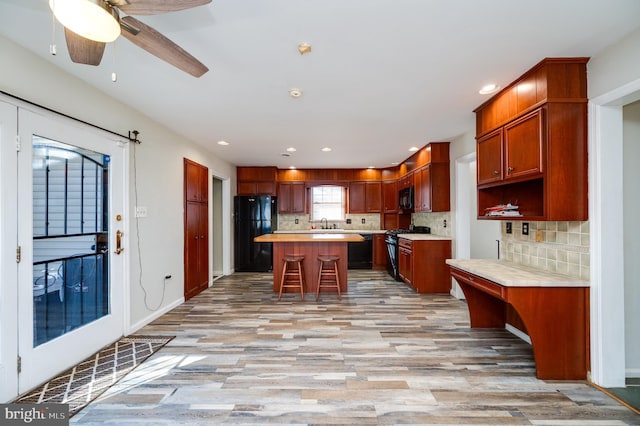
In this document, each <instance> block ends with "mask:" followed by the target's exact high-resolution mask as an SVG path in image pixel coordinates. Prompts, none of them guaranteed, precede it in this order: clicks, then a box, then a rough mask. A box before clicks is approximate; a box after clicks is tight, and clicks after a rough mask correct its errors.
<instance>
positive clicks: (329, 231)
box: [273, 229, 387, 234]
mask: <svg viewBox="0 0 640 426" xmlns="http://www.w3.org/2000/svg"><path fill="white" fill-rule="evenodd" d="M385 232H387V231H386V230H384V229H283V230H276V231H273V233H274V234H384V233H385Z"/></svg>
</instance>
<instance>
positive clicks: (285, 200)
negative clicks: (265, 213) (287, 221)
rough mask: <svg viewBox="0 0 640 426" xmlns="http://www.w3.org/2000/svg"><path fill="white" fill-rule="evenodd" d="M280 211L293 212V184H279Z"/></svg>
mask: <svg viewBox="0 0 640 426" xmlns="http://www.w3.org/2000/svg"><path fill="white" fill-rule="evenodd" d="M277 194H278V213H285V214H286V213H291V184H290V183H279V184H278V193H277Z"/></svg>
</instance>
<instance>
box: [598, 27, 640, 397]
mask: <svg viewBox="0 0 640 426" xmlns="http://www.w3.org/2000/svg"><path fill="white" fill-rule="evenodd" d="M638 46H640V30H637V31H635V32H633V33H632V34H630V35H629V36H627V37H626V38H624V39H623V40H621V41H620V42H619V43H617V44H616V45H613V46H611V47H609V48H606V49H604V50H603V51H602V52H599V53H598V54H596V55H594V56H593V57H592V58H591V60H590V61H589V63H588V64H587V71H588V75H589V78H588V81H587V84H588V93H589V98H590V105H589V223H590V227H591V232H590V235H591V243H590V247H591V266H590V268H591V380H592V381H593V382H594V383H596V384H598V385H600V386H604V387H619V386H624V384H625V351H624V350H623V349H622V348H624V346H625V336H624V334H625V333H624V329H625V328H626V324H624V322H625V319H624V313H623V312H622V311H623V309H621V307H623V306H624V303H625V302H624V292H625V291H624V256H623V252H624V246H623V242H622V241H623V239H624V238H623V235H624V234H623V230H622V226H621V224H622V222H623V220H624V219H623V214H622V211H623V194H622V186H623V185H622V183H623V180H622V174H621V173H620V170H621V169H622V168H623V158H624V155H623V129H622V127H623V125H622V123H623V110H622V105H625V104H629V103H631V102H634V101H636V100H638V99H640V49H639V48H638ZM622 324H624V326H622Z"/></svg>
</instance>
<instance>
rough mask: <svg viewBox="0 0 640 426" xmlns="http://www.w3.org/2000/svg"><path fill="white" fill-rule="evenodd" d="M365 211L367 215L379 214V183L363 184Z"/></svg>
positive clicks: (380, 197)
mask: <svg viewBox="0 0 640 426" xmlns="http://www.w3.org/2000/svg"><path fill="white" fill-rule="evenodd" d="M365 210H366V212H367V213H380V211H381V210H382V185H381V184H380V182H367V183H366V184H365Z"/></svg>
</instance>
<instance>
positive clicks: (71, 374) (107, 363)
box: [15, 336, 175, 417]
mask: <svg viewBox="0 0 640 426" xmlns="http://www.w3.org/2000/svg"><path fill="white" fill-rule="evenodd" d="M174 337H175V336H127V337H123V338H122V339H120V340H118V341H117V342H115V343H113V344H111V345H109V346H107V347H105V348H103V349H101V350H100V351H98V352H96V353H95V354H93V355H92V356H90V357H89V358H87V359H85V360H84V361H82V362H81V363H79V364H78V365H76V366H75V367H73V368H70V369H69V370H67V371H65V372H64V373H62V374H60V375H59V376H57V377H54V378H53V379H51V380H49V381H48V382H47V383H45V384H43V385H42V386H40V387H38V388H37V389H34V390H32V391H30V392H28V393H27V394H25V395H23V396H21V397H20V398H18V399H17V400H16V401H15V402H16V403H29V404H41V403H59V404H69V417H71V416H73V415H74V414H76V413H77V412H78V411H80V410H81V409H82V408H83V407H84V406H86V405H87V404H88V403H90V402H91V401H93V400H94V399H96V398H97V397H98V396H100V395H101V394H102V393H103V392H104V391H106V390H107V389H109V388H110V387H111V386H113V385H114V384H116V383H117V382H118V381H119V380H120V379H122V377H124V376H125V375H126V374H127V373H129V372H130V371H131V370H133V369H134V368H136V367H137V366H138V365H140V364H141V363H142V362H143V361H144V360H145V359H147V358H149V357H150V356H151V355H153V354H154V353H155V352H157V351H158V350H159V349H160V348H162V347H163V346H164V345H166V344H167V343H169V342H170V341H171V339H173V338H174Z"/></svg>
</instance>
